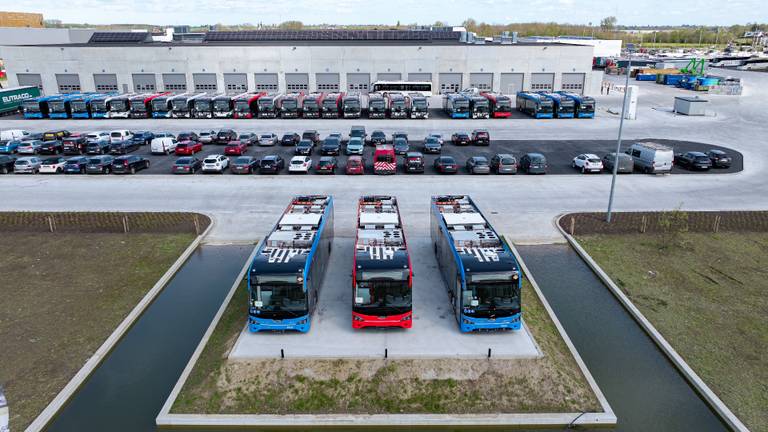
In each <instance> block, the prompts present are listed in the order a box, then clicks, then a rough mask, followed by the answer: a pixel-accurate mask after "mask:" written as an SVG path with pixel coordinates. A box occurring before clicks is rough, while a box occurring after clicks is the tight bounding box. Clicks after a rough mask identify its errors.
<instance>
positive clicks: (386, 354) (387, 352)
mask: <svg viewBox="0 0 768 432" xmlns="http://www.w3.org/2000/svg"><path fill="white" fill-rule="evenodd" d="M388 356H389V350H388V349H387V348H384V358H387V357H388Z"/></svg>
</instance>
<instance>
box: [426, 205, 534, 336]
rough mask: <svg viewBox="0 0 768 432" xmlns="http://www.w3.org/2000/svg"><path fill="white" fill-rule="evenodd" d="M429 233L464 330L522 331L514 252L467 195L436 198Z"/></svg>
mask: <svg viewBox="0 0 768 432" xmlns="http://www.w3.org/2000/svg"><path fill="white" fill-rule="evenodd" d="M431 210H432V211H431V217H430V219H431V220H430V234H431V238H432V243H433V247H434V250H435V256H436V257H437V263H438V267H439V269H440V273H441V274H442V275H443V279H444V282H445V284H446V288H447V290H448V296H449V297H450V299H451V304H452V307H453V312H454V314H455V316H456V320H457V321H458V323H459V329H460V330H461V331H462V332H471V331H474V330H492V329H512V330H520V328H521V324H522V321H521V307H520V290H521V287H522V283H521V279H522V278H521V272H520V267H519V266H518V263H517V260H516V259H515V256H514V254H513V253H512V251H511V250H510V248H509V246H508V245H507V243H506V242H504V241H502V240H501V238H499V236H498V234H497V233H496V231H495V230H494V229H493V227H492V226H491V224H490V223H488V221H487V219H486V218H485V217H484V216H483V214H482V213H481V212H480V210H479V209H478V208H477V206H476V205H475V203H474V202H473V201H472V199H471V198H470V197H469V196H468V195H448V196H435V197H432V209H431Z"/></svg>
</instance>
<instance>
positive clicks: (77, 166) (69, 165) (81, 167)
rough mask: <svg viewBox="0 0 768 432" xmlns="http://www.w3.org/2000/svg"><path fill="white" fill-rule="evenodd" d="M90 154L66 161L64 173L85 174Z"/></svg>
mask: <svg viewBox="0 0 768 432" xmlns="http://www.w3.org/2000/svg"><path fill="white" fill-rule="evenodd" d="M88 159H89V158H88V156H75V157H71V158H69V159H67V161H66V162H65V163H64V168H63V171H64V174H85V171H86V169H87V167H88Z"/></svg>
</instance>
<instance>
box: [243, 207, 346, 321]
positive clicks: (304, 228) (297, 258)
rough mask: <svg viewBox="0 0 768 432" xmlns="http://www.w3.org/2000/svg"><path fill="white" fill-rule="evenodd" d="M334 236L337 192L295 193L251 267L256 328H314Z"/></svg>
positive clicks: (251, 303)
mask: <svg viewBox="0 0 768 432" xmlns="http://www.w3.org/2000/svg"><path fill="white" fill-rule="evenodd" d="M332 241H333V198H332V197H330V196H326V195H308V196H297V197H294V198H293V199H292V200H291V203H290V204H289V205H288V208H286V210H285V212H283V214H282V215H281V216H280V220H278V221H277V224H275V226H274V227H273V228H272V231H271V232H270V233H269V234H268V235H267V237H266V239H265V240H264V241H262V242H261V244H260V245H259V246H258V248H257V252H256V256H255V257H254V259H253V262H252V263H251V267H250V270H249V272H248V294H249V295H248V329H249V330H250V331H251V332H260V331H270V330H271V331H285V330H292V331H299V332H303V333H306V332H308V331H309V329H310V326H311V324H312V321H311V320H312V312H313V311H314V310H315V307H316V306H317V300H318V295H319V292H320V289H321V288H322V287H321V285H322V282H323V275H324V274H325V269H326V268H327V267H328V258H329V257H330V254H331V243H332Z"/></svg>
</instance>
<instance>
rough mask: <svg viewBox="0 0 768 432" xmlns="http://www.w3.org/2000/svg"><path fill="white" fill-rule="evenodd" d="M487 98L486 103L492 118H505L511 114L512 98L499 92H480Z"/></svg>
mask: <svg viewBox="0 0 768 432" xmlns="http://www.w3.org/2000/svg"><path fill="white" fill-rule="evenodd" d="M480 94H481V95H482V96H483V97H485V98H486V99H488V105H489V109H490V112H491V117H493V118H506V117H510V116H511V115H512V99H510V98H509V96H507V95H503V94H501V93H489V92H484V93H480Z"/></svg>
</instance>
